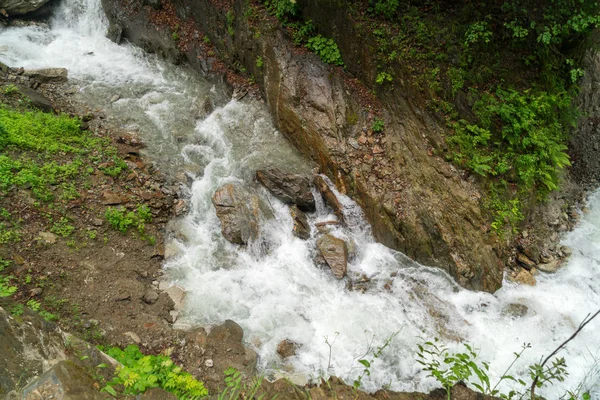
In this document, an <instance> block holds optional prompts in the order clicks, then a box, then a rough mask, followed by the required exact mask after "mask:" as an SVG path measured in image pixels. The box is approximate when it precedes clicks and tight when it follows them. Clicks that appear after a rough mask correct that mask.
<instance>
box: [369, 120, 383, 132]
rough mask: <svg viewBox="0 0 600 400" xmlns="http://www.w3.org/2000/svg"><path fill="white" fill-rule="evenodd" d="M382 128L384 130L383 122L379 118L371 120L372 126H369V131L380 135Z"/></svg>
mask: <svg viewBox="0 0 600 400" xmlns="http://www.w3.org/2000/svg"><path fill="white" fill-rule="evenodd" d="M384 128H385V122H384V121H383V120H382V119H381V118H379V117H375V118H373V124H372V125H371V129H372V130H373V132H374V133H381V132H383V129H384Z"/></svg>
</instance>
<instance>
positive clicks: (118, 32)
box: [106, 24, 123, 44]
mask: <svg viewBox="0 0 600 400" xmlns="http://www.w3.org/2000/svg"><path fill="white" fill-rule="evenodd" d="M122 37H123V27H122V26H121V25H119V24H110V26H109V27H108V30H107V31H106V38H107V39H108V40H110V41H111V42H115V43H116V44H120V43H121V39H122Z"/></svg>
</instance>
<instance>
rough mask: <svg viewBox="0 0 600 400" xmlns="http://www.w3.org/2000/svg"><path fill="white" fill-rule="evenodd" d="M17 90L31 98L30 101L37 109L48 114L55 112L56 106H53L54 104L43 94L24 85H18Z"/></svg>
mask: <svg viewBox="0 0 600 400" xmlns="http://www.w3.org/2000/svg"><path fill="white" fill-rule="evenodd" d="M17 88H18V89H19V92H21V94H22V95H24V96H26V97H28V98H29V100H30V101H31V105H32V106H34V107H35V108H37V109H39V110H41V111H43V112H47V113H50V112H53V111H54V106H53V105H52V102H51V101H50V100H49V99H48V98H47V97H46V96H44V95H43V94H42V93H40V92H38V91H37V90H33V89H31V88H28V87H27V86H23V85H17Z"/></svg>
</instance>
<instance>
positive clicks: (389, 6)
mask: <svg viewBox="0 0 600 400" xmlns="http://www.w3.org/2000/svg"><path fill="white" fill-rule="evenodd" d="M372 3H373V2H372ZM399 6H400V2H399V1H398V0H376V1H375V2H374V4H372V6H371V7H370V8H369V10H370V11H371V12H373V13H375V14H377V15H381V16H382V17H385V18H387V19H392V18H393V17H394V16H395V15H396V13H397V12H398V7H399Z"/></svg>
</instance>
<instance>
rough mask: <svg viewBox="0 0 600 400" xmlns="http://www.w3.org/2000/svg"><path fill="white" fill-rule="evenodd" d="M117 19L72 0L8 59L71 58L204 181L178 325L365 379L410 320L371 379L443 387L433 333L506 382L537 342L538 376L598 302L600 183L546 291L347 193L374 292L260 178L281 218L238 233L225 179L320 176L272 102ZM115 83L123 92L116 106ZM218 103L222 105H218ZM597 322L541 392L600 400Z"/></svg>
mask: <svg viewBox="0 0 600 400" xmlns="http://www.w3.org/2000/svg"><path fill="white" fill-rule="evenodd" d="M106 28H107V25H106V22H105V21H104V17H103V16H102V11H101V9H100V5H99V1H98V0H63V3H62V5H61V6H60V7H59V9H58V10H57V11H56V14H55V17H54V18H53V19H52V20H51V23H50V26H48V27H43V26H38V27H21V28H2V30H0V61H2V62H4V63H6V64H8V65H10V66H23V67H25V68H34V67H35V68H37V67H65V68H67V69H68V70H69V77H70V82H71V83H72V84H73V86H74V87H76V88H77V91H78V94H77V96H80V97H81V99H83V100H85V101H86V102H88V103H90V104H92V105H93V106H94V107H101V108H103V110H104V112H105V113H106V114H107V116H108V117H109V118H112V120H113V121H118V123H119V125H121V126H123V127H125V128H127V129H131V130H133V131H139V132H140V133H141V134H142V137H143V139H144V141H145V142H146V143H147V144H148V149H147V152H148V156H149V157H150V158H151V159H153V160H155V162H156V163H157V164H158V165H159V167H160V168H161V169H163V170H165V171H167V172H168V173H172V174H176V173H178V172H180V171H182V170H183V171H185V173H186V174H187V175H188V176H189V177H190V179H191V184H190V185H189V187H188V188H187V194H188V195H189V196H190V198H191V206H190V212H189V213H188V214H187V215H186V216H184V217H182V218H180V219H176V220H173V221H171V223H170V231H171V232H172V235H171V238H170V239H169V240H168V244H167V247H168V248H169V251H170V252H171V253H173V254H175V255H174V256H173V257H171V258H169V259H168V261H167V262H166V263H165V269H166V271H167V275H168V276H169V277H170V278H171V279H172V281H173V282H174V283H176V284H178V285H181V286H182V287H184V288H185V289H186V290H187V292H188V296H187V305H186V307H187V309H186V313H185V315H184V316H183V318H181V319H180V321H178V325H179V326H185V325H186V324H187V325H203V326H204V325H210V324H215V323H220V322H222V321H223V320H225V319H232V320H234V321H236V322H238V323H239V324H240V325H241V326H242V327H243V328H244V332H245V339H246V341H247V343H248V344H249V345H250V346H253V347H254V348H255V349H256V351H257V352H258V353H259V355H260V361H259V366H260V368H261V371H262V373H264V374H265V375H267V376H269V377H273V376H279V375H286V374H287V375H288V376H293V377H295V378H305V379H306V378H311V377H318V376H320V375H337V376H339V377H342V378H343V379H345V380H346V381H347V382H349V383H352V380H353V379H356V378H357V377H358V376H359V375H360V374H361V372H362V369H363V368H362V366H361V365H360V364H359V363H358V359H360V358H366V359H368V360H371V359H372V358H373V357H372V352H371V354H369V355H366V356H364V357H363V355H364V354H365V353H367V349H368V346H369V344H371V348H372V349H375V348H376V347H377V346H380V345H382V344H383V342H385V341H386V339H388V338H389V337H391V336H392V335H393V334H394V333H396V332H398V334H397V335H396V336H395V337H394V339H393V340H392V341H391V342H390V344H389V347H387V348H386V349H385V350H384V351H383V353H382V355H381V357H379V358H377V359H375V360H374V362H373V363H372V366H371V374H370V376H365V377H364V378H363V382H362V385H363V386H362V388H363V389H365V390H376V389H378V388H381V387H384V386H389V387H390V388H391V389H394V390H403V391H416V390H418V391H428V390H430V389H432V388H434V387H436V386H437V385H436V382H435V381H434V380H433V379H432V378H427V377H426V373H424V372H422V371H421V370H420V366H419V365H418V364H417V363H415V354H416V350H417V344H418V343H421V342H422V339H428V340H431V339H433V338H434V337H439V338H440V340H441V341H442V342H443V343H445V344H446V345H447V346H448V347H449V348H451V349H457V350H463V347H462V345H461V344H459V343H458V342H457V340H462V341H465V342H469V343H471V344H473V345H474V346H475V347H476V348H478V349H480V354H481V359H482V360H485V361H488V362H490V365H491V367H490V377H491V380H492V382H495V380H497V378H498V377H499V376H501V375H502V373H503V372H504V370H505V369H506V367H507V366H508V365H509V364H510V363H511V362H512V360H513V352H516V351H519V350H520V347H521V345H522V344H523V343H531V345H532V349H530V350H528V351H526V352H525V353H524V354H523V356H522V357H521V359H520V360H519V362H517V363H516V365H515V367H514V369H513V370H512V371H511V373H512V374H513V375H518V376H523V377H526V376H527V367H526V366H527V365H530V364H532V363H535V362H539V360H540V357H541V356H542V355H547V354H549V353H550V352H551V351H552V350H554V348H556V347H557V346H558V345H559V344H560V343H561V342H562V341H564V340H565V339H566V338H567V337H569V336H570V335H571V334H572V333H573V332H574V330H575V329H576V327H577V326H578V324H579V323H580V322H581V321H582V320H583V319H584V317H585V316H586V315H587V314H588V313H589V312H592V311H594V310H595V309H597V308H598V307H599V306H600V272H599V261H600V193H596V194H594V195H592V196H591V197H590V201H589V210H590V211H589V213H587V214H586V215H584V216H583V218H582V221H581V222H580V223H579V225H578V227H577V228H576V229H575V231H574V232H572V233H570V234H568V235H567V236H566V237H565V238H564V244H566V245H568V246H571V247H572V248H573V255H572V257H571V258H570V260H569V262H568V265H566V266H565V267H564V268H563V269H561V270H560V271H559V272H558V273H556V274H553V275H549V274H540V275H539V276H538V284H537V286H535V287H527V286H516V285H514V284H512V283H510V282H505V283H504V287H503V288H502V289H500V290H499V291H498V292H497V293H495V294H487V293H475V292H470V291H467V290H464V289H462V288H460V287H458V286H457V285H456V284H455V283H454V282H453V281H452V279H451V278H449V277H448V276H447V275H446V274H445V273H443V272H441V271H439V270H437V269H433V268H427V267H423V266H420V265H418V264H416V263H414V262H412V261H410V260H408V259H407V258H406V257H405V256H403V255H402V254H401V253H398V252H395V251H392V250H390V249H388V248H386V247H384V246H382V245H379V244H377V243H376V242H375V241H374V240H373V237H372V236H371V233H370V228H369V227H368V225H367V224H366V222H365V221H364V219H363V217H362V213H361V210H360V209H359V208H358V207H357V206H356V205H355V204H354V203H353V202H352V201H351V200H350V199H348V198H346V197H344V196H340V198H341V200H342V202H343V204H344V205H345V208H346V219H347V221H349V223H348V227H347V228H343V229H342V228H336V229H335V230H334V231H333V233H334V234H335V235H336V236H339V237H341V238H344V239H346V240H348V241H349V242H351V243H354V246H353V247H354V248H355V255H354V258H353V259H352V260H351V262H350V265H349V275H350V277H351V278H352V279H354V280H360V279H361V278H360V277H361V276H363V275H364V276H366V277H368V282H364V283H362V285H363V287H364V288H366V291H365V292H364V293H363V292H362V291H361V290H349V289H348V288H346V287H345V283H344V282H343V281H338V280H336V279H334V278H333V277H332V275H331V274H330V273H329V272H328V271H326V270H324V269H321V268H319V267H318V266H316V265H315V263H314V261H313V260H314V256H315V243H314V242H315V236H316V229H315V228H314V227H313V236H312V238H311V240H309V241H302V240H300V239H297V238H295V237H294V236H293V235H292V233H291V230H292V229H291V228H292V221H291V218H290V217H289V213H288V210H287V207H286V206H284V205H283V204H282V203H280V202H279V201H278V200H276V199H275V198H273V197H270V196H269V195H268V193H266V191H265V190H262V189H260V188H257V190H259V191H261V193H262V195H263V196H265V197H267V198H268V199H269V203H270V205H271V207H272V209H273V212H274V216H275V217H274V219H272V220H270V221H266V222H265V223H264V226H263V227H262V236H261V240H260V243H255V245H254V246H251V247H250V248H248V249H240V248H239V247H237V246H234V245H232V244H230V243H228V242H227V241H225V240H224V239H223V237H222V235H221V233H220V225H219V221H218V219H217V218H216V215H215V212H214V208H213V206H212V204H211V201H210V198H211V196H212V195H213V193H214V191H215V190H216V188H217V187H219V186H220V185H222V184H224V183H227V182H238V181H239V182H246V183H247V184H250V185H253V184H252V177H253V173H254V171H255V170H256V169H257V168H265V167H279V168H283V169H286V170H289V171H293V172H302V173H308V172H310V170H311V165H309V164H308V163H307V162H306V161H304V160H303V159H302V158H301V157H299V156H298V155H297V153H296V152H295V151H294V150H293V149H292V148H290V146H289V145H288V143H287V142H286V141H285V140H284V139H283V138H282V136H281V135H280V134H279V133H278V132H277V131H276V130H275V129H274V128H273V126H272V125H271V122H270V119H269V116H268V114H267V113H266V110H265V108H264V106H263V105H262V104H261V103H259V102H254V101H243V102H238V101H234V100H229V99H228V98H227V97H226V95H225V93H226V91H225V90H224V88H223V87H221V86H219V85H217V84H214V83H211V82H209V81H207V80H205V79H203V78H200V77H198V76H196V75H195V74H194V73H193V72H191V71H189V70H188V69H186V68H185V67H174V66H172V65H168V64H166V63H164V62H161V61H159V60H157V59H156V58H155V57H152V56H147V55H145V54H143V53H142V52H141V51H140V50H138V49H136V48H134V47H132V46H129V45H121V46H117V45H115V44H114V43H112V42H110V41H108V40H107V39H105V37H104V34H105V32H106ZM115 95H118V97H119V100H117V101H114V102H110V101H109V100H108V99H111V98H113V97H114V96H115ZM206 102H208V103H210V105H211V106H212V107H214V111H212V112H210V113H209V114H208V115H206V114H205V113H204V112H203V110H204V105H205V104H206ZM329 214H330V211H329V210H327V209H326V207H325V206H324V205H323V204H322V203H320V204H318V210H317V212H316V213H314V214H312V215H310V216H309V218H310V220H311V223H313V224H314V223H315V222H319V221H326V220H328V219H331V218H333V215H329ZM359 286H360V285H359ZM511 304H521V305H524V306H526V307H527V309H526V313H525V315H522V316H518V315H515V314H514V313H511V312H508V311H507V310H508V309H509V308H510V307H509V305H511ZM521 310H523V308H521ZM599 332H600V319H598V320H596V321H594V322H593V323H592V324H590V325H589V326H588V327H587V328H586V329H585V330H584V331H583V332H581V333H580V334H579V335H578V337H577V338H576V339H575V340H574V341H573V342H571V343H570V344H569V345H568V347H567V349H566V350H564V351H562V352H561V353H560V354H559V355H560V356H562V357H565V359H566V361H567V365H568V371H569V373H570V375H569V376H568V377H567V378H566V380H565V381H564V382H563V383H560V384H557V385H554V386H551V387H547V388H546V389H544V390H543V391H542V393H544V394H545V395H547V396H548V398H550V399H553V398H558V397H559V395H561V394H563V393H564V392H565V390H573V389H577V387H578V385H579V384H580V383H583V385H584V386H585V389H589V390H592V391H593V392H592V393H593V396H592V398H600V389H599V386H600V385H599V384H598V372H599V367H598V364H596V361H595V360H597V359H598V358H599V357H600V333H599ZM283 339H291V340H293V341H295V342H297V343H299V344H300V348H299V351H298V354H297V356H295V357H293V358H291V359H289V360H288V361H286V362H283V361H282V360H281V359H280V358H279V356H278V355H277V354H276V352H275V349H276V346H277V343H279V342H280V341H281V340H283ZM509 388H510V385H508V386H504V389H509ZM594 396H596V397H594Z"/></svg>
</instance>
